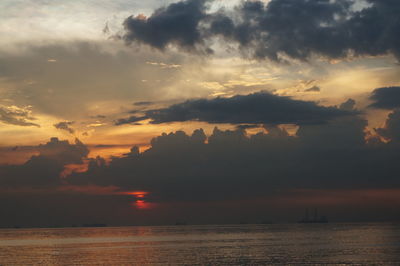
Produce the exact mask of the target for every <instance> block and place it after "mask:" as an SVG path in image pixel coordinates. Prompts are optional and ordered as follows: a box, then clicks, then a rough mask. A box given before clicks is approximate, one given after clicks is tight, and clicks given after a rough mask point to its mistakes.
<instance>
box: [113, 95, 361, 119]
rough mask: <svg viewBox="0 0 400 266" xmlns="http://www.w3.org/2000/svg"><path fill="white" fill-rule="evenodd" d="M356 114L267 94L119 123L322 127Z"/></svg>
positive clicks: (188, 105) (174, 108) (195, 103)
mask: <svg viewBox="0 0 400 266" xmlns="http://www.w3.org/2000/svg"><path fill="white" fill-rule="evenodd" d="M356 113H357V112H356V111H354V110H343V109H338V108H336V107H324V106H319V105H317V104H315V103H314V102H307V101H301V100H294V99H292V98H289V97H284V96H277V95H273V94H270V93H267V92H259V93H253V94H249V95H236V96H233V97H230V98H220V97H218V98H214V99H198V100H188V101H186V102H183V103H179V104H174V105H171V106H169V107H167V108H163V109H153V110H148V111H145V115H144V116H131V117H129V118H126V119H119V120H117V121H116V124H117V125H121V124H127V123H137V122H139V121H142V120H145V119H150V120H151V123H152V124H161V123H168V122H184V121H202V122H208V123H216V124H218V123H219V124H221V123H229V124H297V125H301V124H318V123H325V122H327V121H329V120H332V119H335V118H339V117H343V116H346V115H354V114H356Z"/></svg>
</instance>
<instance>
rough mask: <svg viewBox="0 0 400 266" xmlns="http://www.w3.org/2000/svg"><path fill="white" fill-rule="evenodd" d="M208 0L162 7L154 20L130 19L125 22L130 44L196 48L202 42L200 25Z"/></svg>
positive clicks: (191, 0) (127, 39)
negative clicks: (174, 45) (172, 45)
mask: <svg viewBox="0 0 400 266" xmlns="http://www.w3.org/2000/svg"><path fill="white" fill-rule="evenodd" d="M205 3H206V1H205V0H188V1H182V2H178V3H172V4H170V5H169V6H167V7H165V8H159V9H157V10H156V11H154V13H153V14H152V15H151V16H150V17H148V18H147V17H145V16H144V15H138V16H136V17H133V16H130V17H128V18H127V19H126V20H125V21H124V27H125V34H124V35H123V39H124V40H125V42H127V43H132V42H134V41H138V42H141V43H145V44H148V45H151V46H153V47H156V48H158V49H161V50H162V49H164V48H166V46H168V45H169V44H171V43H174V44H177V45H179V46H181V47H183V48H186V49H192V48H193V47H194V46H195V45H196V44H197V43H201V42H202V39H201V37H202V36H201V33H200V31H199V29H198V25H199V23H200V21H201V20H202V19H204V18H205V16H206V14H205V9H206V8H205Z"/></svg>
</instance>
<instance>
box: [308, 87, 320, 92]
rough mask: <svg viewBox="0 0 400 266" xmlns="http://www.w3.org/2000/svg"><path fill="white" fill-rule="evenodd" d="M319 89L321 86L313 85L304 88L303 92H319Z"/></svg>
mask: <svg viewBox="0 0 400 266" xmlns="http://www.w3.org/2000/svg"><path fill="white" fill-rule="evenodd" d="M320 91H321V88H320V87H318V86H313V87H311V88H308V89H306V90H305V92H320Z"/></svg>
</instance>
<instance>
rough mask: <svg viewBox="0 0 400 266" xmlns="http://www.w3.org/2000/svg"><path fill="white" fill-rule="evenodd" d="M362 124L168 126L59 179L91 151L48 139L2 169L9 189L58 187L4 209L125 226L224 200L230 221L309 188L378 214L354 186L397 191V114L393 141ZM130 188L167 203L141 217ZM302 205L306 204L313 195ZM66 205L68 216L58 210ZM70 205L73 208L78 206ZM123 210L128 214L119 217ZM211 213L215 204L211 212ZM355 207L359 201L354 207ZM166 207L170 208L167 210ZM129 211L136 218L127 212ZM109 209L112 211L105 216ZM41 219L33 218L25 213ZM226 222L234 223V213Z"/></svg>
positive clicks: (390, 126) (11, 198)
mask: <svg viewBox="0 0 400 266" xmlns="http://www.w3.org/2000/svg"><path fill="white" fill-rule="evenodd" d="M366 126H367V121H366V120H364V119H362V118H360V117H359V116H344V117H339V118H336V119H333V120H331V121H329V122H327V123H323V124H305V125H300V126H299V129H298V131H297V133H296V135H295V136H291V135H289V134H288V132H286V131H285V130H284V129H283V128H280V127H277V126H275V125H264V128H265V129H266V131H267V132H268V133H264V132H260V133H257V134H254V135H248V134H247V133H246V131H245V130H243V129H236V130H220V129H218V128H215V129H214V131H213V132H212V134H211V135H209V136H207V135H206V134H205V133H204V131H203V130H201V129H198V130H195V131H194V132H193V133H192V134H191V135H189V134H187V133H185V132H183V131H177V132H174V133H169V134H166V133H163V134H162V135H160V136H158V137H156V138H153V139H152V141H151V147H150V148H149V149H147V150H145V151H143V152H139V149H138V147H137V146H134V147H133V148H132V149H131V151H130V152H128V153H126V154H124V155H123V156H121V157H113V158H112V159H111V161H109V162H106V160H104V159H103V158H101V157H97V158H90V159H86V160H87V161H88V167H87V170H86V171H79V172H73V173H71V174H69V175H68V176H65V177H64V178H63V179H60V178H59V173H60V172H61V171H62V170H63V167H64V166H65V165H66V164H71V163H81V162H82V159H83V158H85V157H86V156H87V152H88V150H87V148H86V146H85V145H83V144H82V143H80V142H79V141H77V142H76V143H75V144H69V143H68V142H66V141H60V140H58V139H56V138H54V139H52V140H51V141H50V142H49V143H46V144H44V145H39V146H37V147H36V149H37V150H38V151H39V152H40V154H39V155H36V156H33V157H32V158H31V159H30V160H28V162H26V163H25V164H23V165H13V166H2V167H0V182H1V186H2V187H3V188H4V187H5V188H9V187H18V188H20V187H27V186H29V187H30V188H31V189H32V188H34V189H42V190H43V189H47V190H50V191H53V194H51V195H50V194H49V193H48V192H46V193H45V192H43V193H42V192H40V191H39V192H36V193H37V196H35V195H33V194H32V193H34V192H32V193H20V194H16V193H14V194H12V193H9V194H7V195H5V194H4V193H2V200H1V201H0V209H1V210H2V211H3V213H10V214H12V213H15V212H13V210H14V209H15V208H10V207H9V206H10V205H7V204H3V202H4V201H6V202H13V203H15V204H17V205H16V206H21V207H20V208H18V211H19V212H18V213H21V211H23V213H29V211H28V210H29V206H34V207H33V208H34V209H35V210H37V209H38V206H41V207H42V208H43V212H42V214H43V217H45V218H48V217H53V216H54V219H61V218H60V217H63V218H65V219H66V220H65V221H68V222H72V223H76V221H74V219H78V220H79V221H82V220H85V219H89V218H90V217H96V219H100V220H101V221H110V223H111V224H112V223H122V224H123V221H126V219H128V217H131V218H132V221H138V220H136V218H137V219H142V218H143V219H144V218H145V220H146V221H147V222H149V221H150V220H151V221H161V220H160V219H163V218H160V217H164V220H162V221H164V222H165V221H171V219H172V220H173V222H175V221H176V219H178V218H179V217H180V215H184V214H185V213H186V214H188V215H190V217H191V219H195V220H194V222H196V221H197V222H198V221H201V216H202V215H205V216H204V217H207V219H205V220H206V221H210V220H211V221H212V220H213V218H214V217H220V216H224V217H226V215H228V214H229V213H232V212H230V211H229V210H227V209H226V206H227V205H220V204H224V203H229V202H231V204H232V206H231V207H232V208H233V209H235V210H236V212H233V213H235V215H233V216H232V217H234V218H232V219H234V220H233V221H237V219H238V218H237V217H243V216H245V215H246V212H244V211H243V209H246V210H249V208H250V207H249V206H252V207H251V208H253V207H254V205H253V204H250V203H249V202H250V201H251V200H252V199H263V200H265V201H266V202H270V203H269V204H272V205H274V206H275V209H274V208H272V209H271V208H269V210H270V211H271V210H273V212H271V213H274V214H276V212H279V209H280V210H281V211H282V208H284V207H285V205H284V204H283V203H276V201H275V200H277V199H279V198H283V199H284V201H285V200H287V199H288V198H290V199H292V200H293V201H291V202H292V203H295V202H298V200H299V197H300V199H301V198H302V197H303V196H305V194H307V195H308V196H309V197H311V198H312V199H313V200H314V201H312V202H313V203H312V204H317V205H318V204H322V206H325V208H328V209H329V208H330V207H329V206H332V204H336V203H334V201H333V203H328V204H325V205H324V203H320V201H319V200H320V199H321V195H322V194H325V193H332V191H339V193H338V194H335V195H339V197H342V196H343V195H346V197H347V198H346V199H345V200H343V199H340V200H343V202H345V203H342V204H343V206H346V207H347V208H350V209H351V210H352V211H355V207H349V206H351V205H352V204H354V201H358V202H365V203H363V204H364V205H363V204H362V203H360V206H359V207H363V208H365V209H367V210H369V214H371V215H372V214H373V213H375V214H376V212H374V211H373V210H371V205H370V204H371V203H373V201H372V200H371V198H368V194H366V195H367V198H365V195H364V196H363V195H362V193H361V194H360V193H359V194H356V195H354V194H353V191H359V190H360V191H362V190H367V191H368V190H371V191H372V192H373V193H375V192H374V191H378V192H379V190H380V189H391V190H394V191H396V189H399V188H400V179H399V178H398V177H397V176H396V175H394V174H393V173H397V172H399V171H400V166H399V164H398V163H397V161H398V152H399V148H400V141H399V138H398V136H399V132H400V131H399V128H400V119H399V112H397V111H395V112H393V114H392V115H390V116H389V118H388V121H387V123H386V126H385V128H384V129H377V132H379V133H380V134H382V135H381V136H384V137H385V138H386V139H388V142H387V143H386V142H379V141H376V143H374V145H370V144H369V143H368V142H366V141H365V137H366V135H365V134H366V133H365V132H366V131H365V129H366ZM380 130H384V131H380ZM70 187H72V188H73V189H75V190H76V191H85V189H86V190H87V188H90V187H93V188H94V191H100V192H101V191H106V190H107V191H111V194H110V193H108V194H107V193H105V194H101V193H100V194H98V193H97V194H93V195H92V194H90V195H89V194H88V193H86V192H80V193H78V192H76V193H72V192H68V193H61V191H66V190H65V189H69V188H70ZM102 188H103V189H102ZM110 189H111V190H110ZM133 190H145V191H149V192H150V195H149V196H148V197H147V198H146V200H147V201H148V202H151V203H154V204H160V205H162V207H160V208H157V210H156V211H154V212H151V211H148V212H147V211H146V215H144V216H143V214H139V213H138V212H136V210H135V209H133V208H131V206H132V205H131V203H132V201H133V200H134V199H132V197H131V198H129V197H125V196H120V195H115V193H114V194H113V193H112V192H113V191H114V192H119V191H133ZM290 191H294V192H293V193H292V192H290ZM296 191H297V192H296ZM302 191H303V192H302ZM304 191H306V192H304ZM307 191H309V192H307ZM381 192H382V191H381ZM31 194H32V195H31ZM300 194H301V195H300ZM315 194H317V195H319V196H315ZM310 195H313V196H310ZM333 197H335V196H333ZM17 198H18V199H17ZM61 198H63V199H61ZM322 198H323V197H322ZM44 199H46V200H44ZM368 200H369V201H368ZM40 202H42V204H43V205H40V204H39V203H40ZM258 202H259V203H260V201H258ZM52 203H54V205H52ZM292 203H289V205H290V204H292ZM2 204H3V205H2ZM38 204H39V205H38ZM199 204H200V205H201V206H203V207H204V210H203V211H200V212H199V209H198V208H197V207H196V208H193V206H200V205H199ZM202 204H204V205H202ZM287 204H288V203H287ZM297 204H299V205H296V206H298V207H299V206H300V207H299V208H301V209H303V208H304V207H305V206H307V204H310V202H308V203H297ZM302 204H303V205H302ZM304 204H306V205H305V206H304ZM385 204H386V203H385ZM393 204H394V205H396V204H398V203H393ZM98 205H102V208H105V209H106V211H104V212H102V211H101V210H102V209H101V208H97V207H96V206H98ZM13 206H14V205H13ZM60 206H62V208H61V210H63V211H64V210H65V211H66V213H64V212H60V213H58V212H54V210H59V209H60ZM76 206H79V207H76ZM82 206H83V207H82ZM106 206H107V207H106ZM168 206H170V208H168ZM179 206H181V207H182V206H186V207H182V208H181V207H179ZM216 206H220V207H221V206H224V208H222V207H221V208H218V207H216ZM266 206H267V205H265V204H261V205H259V206H258V207H254V209H253V211H254V212H255V213H258V214H260V212H261V213H264V212H265V210H266ZM313 206H315V205H313ZM335 206H336V205H335ZM384 206H387V205H384ZM397 206H398V205H397ZM74 207H75V208H77V209H76V210H75V211H74ZM82 208H83V209H85V210H87V209H91V212H90V215H87V214H86V213H84V212H82ZM92 208H93V210H92ZM119 208H123V209H124V210H125V211H126V212H125V211H124V212H123V214H121V210H120V209H119ZM251 208H250V209H251ZM194 209H195V211H193V210H194ZM94 210H96V211H94ZM118 210H119V211H118ZM191 210H192V211H191ZM211 210H214V211H216V210H218V211H217V213H213V212H212V211H211ZM359 210H360V209H359V208H358V207H357V211H356V213H357V212H358V211H359ZM163 211H165V213H164V214H161V213H160V212H163ZM132 212H133V213H134V214H135V215H133V214H132V216H130V214H129V213H132ZM18 213H15V214H14V216H13V217H19V218H18V219H17V218H16V219H15V220H16V221H21V219H22V218H21V216H20V215H19V214H18ZM94 213H96V214H94ZM110 213H112V214H115V216H114V215H112V219H108V220H107V219H105V217H109V214H110ZM118 213H119V215H121V216H119V215H117V214H118ZM271 213H269V214H266V215H271ZM67 214H68V215H67ZM78 214H79V215H78ZM85 214H86V215H85ZM106 214H107V215H106ZM69 215H73V216H74V215H76V216H74V217H75V218H74V219H72V218H71V217H69V218H68V216H69ZM93 215H95V216H93ZM98 215H99V216H98ZM147 215H149V216H147ZM150 215H154V216H153V217H150ZM163 215H164V216H163ZM291 215H292V216H291ZM299 215H301V213H300V214H299ZM272 216H273V215H272ZM288 216H289V217H290V216H291V217H292V218H293V213H291V214H286V216H285V217H288ZM27 217H30V216H29V215H28V216H27ZM40 217H41V216H38V215H33V216H32V218H29V219H28V220H35V219H39V218H40ZM165 217H168V218H165ZM177 217H178V218H177ZM194 217H195V218H194ZM255 217H260V216H255ZM8 218H9V217H7V221H8V222H4V223H13V221H12V219H11V220H10V219H8ZM43 219H44V218H43ZM103 219H104V220H103ZM129 219H130V218H129ZM168 219H169V220H168ZM47 220H48V219H47ZM22 221H24V220H22ZM230 221H232V220H230ZM2 222H3V221H2ZM225 222H229V219H228V221H225ZM78 223H79V222H78ZM14 224H15V222H14Z"/></svg>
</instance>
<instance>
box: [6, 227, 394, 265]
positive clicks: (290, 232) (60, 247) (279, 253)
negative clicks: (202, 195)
mask: <svg viewBox="0 0 400 266" xmlns="http://www.w3.org/2000/svg"><path fill="white" fill-rule="evenodd" d="M288 264H292V265H299V264H300V265H301V264H304V265H328V264H335V265H346V264H350V265H368V264H372V265H400V225H399V224H385V223H376V224H375V223H374V224H276V225H204V226H191V225H186V226H143V227H106V228H56V229H0V265H288Z"/></svg>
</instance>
